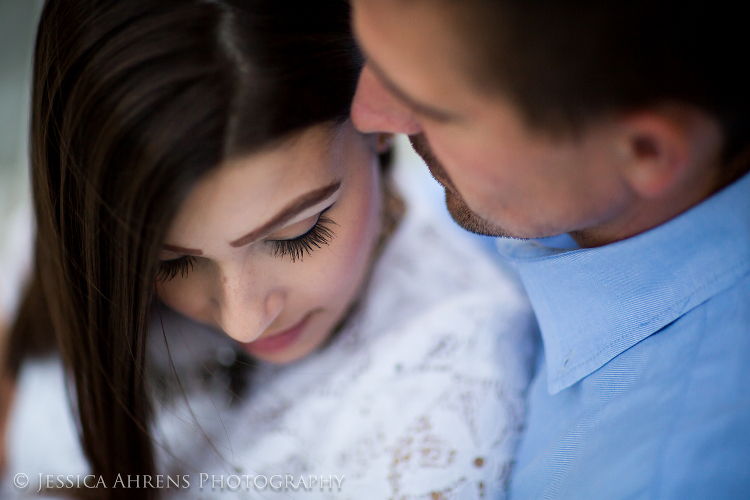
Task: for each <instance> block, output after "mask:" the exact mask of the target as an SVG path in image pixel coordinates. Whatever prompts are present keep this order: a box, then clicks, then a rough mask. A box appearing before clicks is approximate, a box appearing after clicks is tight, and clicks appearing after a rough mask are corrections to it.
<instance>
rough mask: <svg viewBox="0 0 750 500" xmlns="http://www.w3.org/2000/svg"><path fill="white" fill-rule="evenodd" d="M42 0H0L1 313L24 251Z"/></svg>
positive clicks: (9, 301) (11, 298) (10, 302)
mask: <svg viewBox="0 0 750 500" xmlns="http://www.w3.org/2000/svg"><path fill="white" fill-rule="evenodd" d="M43 3H44V1H43V0H0V317H2V316H7V314H8V311H9V310H11V309H12V308H13V307H14V304H15V298H16V295H17V293H15V292H13V291H12V289H13V288H14V287H17V285H18V280H19V279H20V278H21V276H22V275H23V272H24V269H25V267H26V263H27V262H28V257H26V258H24V255H26V256H27V255H28V245H29V241H30V238H29V236H28V235H29V233H30V231H31V228H30V211H29V203H30V202H29V186H28V124H29V94H30V92H29V90H30V88H29V87H30V84H31V59H32V51H33V47H34V34H35V30H36V23H37V19H38V17H39V14H40V12H41V9H42V5H43Z"/></svg>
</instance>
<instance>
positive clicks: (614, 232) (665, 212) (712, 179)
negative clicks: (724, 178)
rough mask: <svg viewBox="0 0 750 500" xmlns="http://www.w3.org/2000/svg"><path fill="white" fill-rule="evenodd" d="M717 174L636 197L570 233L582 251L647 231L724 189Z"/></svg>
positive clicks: (710, 172) (713, 171) (708, 171)
mask: <svg viewBox="0 0 750 500" xmlns="http://www.w3.org/2000/svg"><path fill="white" fill-rule="evenodd" d="M749 166H750V165H749ZM720 172H721V169H718V168H712V169H706V170H705V172H704V173H703V174H702V175H699V176H696V177H695V178H693V179H691V180H690V181H689V182H687V183H685V184H681V185H679V186H676V187H675V188H674V189H672V190H671V191H669V192H667V193H665V195H664V196H660V197H658V198H652V199H643V198H635V199H634V200H633V202H632V203H630V205H629V206H628V207H626V209H625V210H623V211H622V212H621V213H620V214H618V215H617V216H616V217H615V218H613V219H611V220H609V221H607V222H605V223H603V224H601V225H598V226H595V227H591V228H587V229H584V230H581V231H573V232H571V233H569V234H570V236H571V237H572V238H573V239H574V240H575V242H576V243H577V244H578V245H579V246H580V247H581V248H592V247H599V246H603V245H608V244H610V243H615V242H617V241H621V240H624V239H627V238H630V237H632V236H636V235H638V234H641V233H643V232H646V231H648V230H650V229H653V228H655V227H657V226H660V225H662V224H664V223H665V222H667V221H669V220H671V219H673V218H675V217H677V216H678V215H680V214H682V213H683V212H685V211H687V210H689V209H690V208H692V207H694V206H695V205H698V204H699V203H700V202H702V201H703V200H705V199H706V198H708V197H710V196H711V195H712V194H714V193H716V192H718V191H720V190H721V189H722V188H724V187H725V186H726V184H727V183H722V182H721V174H720ZM745 172H747V169H745ZM733 180H736V179H733Z"/></svg>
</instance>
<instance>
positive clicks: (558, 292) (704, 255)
mask: <svg viewBox="0 0 750 500" xmlns="http://www.w3.org/2000/svg"><path fill="white" fill-rule="evenodd" d="M498 247H499V248H500V251H501V253H503V254H505V255H506V256H507V257H508V258H510V259H511V260H512V261H513V262H515V264H516V265H517V267H518V270H519V273H520V275H521V279H522V280H523V282H524V285H525V286H526V290H527V292H528V294H529V298H530V300H531V303H532V305H533V307H534V312H535V313H536V316H537V319H538V321H539V327H540V329H541V333H542V338H543V341H544V349H545V357H546V363H547V384H548V390H549V393H550V394H555V393H557V392H559V391H561V390H563V389H565V388H566V387H569V386H570V385H572V384H574V383H576V382H577V381H579V380H581V379H582V378H584V377H586V376H587V375H589V374H591V373H592V372H594V371H595V370H597V369H599V368H600V367H602V366H603V365H604V364H605V363H607V362H608V361H609V360H611V359H612V358H614V357H615V356H617V355H618V354H620V353H621V352H623V351H625V350H626V349H628V348H630V347H632V346H633V345H635V344H637V343H638V342H640V341H641V340H643V339H645V338H646V337H648V336H649V335H651V334H653V333H655V332H657V331H658V330H660V329H661V328H663V327H665V326H666V325H668V324H670V323H671V322H673V321H674V320H676V319H677V318H679V317H680V316H682V315H684V314H685V313H687V312H688V311H690V310H691V309H692V308H694V307H696V306H698V305H700V304H701V303H703V302H705V301H706V300H708V299H710V298H711V297H712V296H714V295H715V294H717V293H719V292H720V291H722V290H724V289H726V288H728V287H729V286H731V285H732V284H733V283H735V282H736V281H737V280H738V279H739V278H740V277H742V276H744V275H746V274H747V273H748V272H750V174H748V175H745V176H744V177H743V178H741V179H740V180H738V181H736V182H735V183H734V184H732V185H730V186H728V187H726V188H725V189H723V190H722V191H719V192H718V193H716V194H715V195H713V196H711V197H710V198H708V199H706V200H705V201H703V202H701V203H700V204H698V205H696V206H695V207H693V208H691V209H690V210H688V211H687V212H684V213H683V214H681V215H679V216H678V217H676V218H674V219H672V220H670V221H668V222H666V223H665V224H662V225H661V226H658V227H656V228H654V229H652V230H650V231H647V232H645V233H642V234H640V235H637V236H634V237H632V238H629V239H627V240H623V241H620V242H616V243H612V244H610V245H605V246H602V247H598V248H591V249H577V250H568V249H559V248H550V247H547V246H544V245H542V244H540V243H538V242H535V241H518V240H508V239H501V240H499V241H498Z"/></svg>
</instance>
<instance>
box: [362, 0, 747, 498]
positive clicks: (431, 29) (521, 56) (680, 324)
mask: <svg viewBox="0 0 750 500" xmlns="http://www.w3.org/2000/svg"><path fill="white" fill-rule="evenodd" d="M743 19H744V16H742V15H740V13H739V12H732V11H730V9H729V8H728V7H726V6H723V4H722V3H721V2H719V4H716V3H715V2H714V3H710V4H706V5H695V4H694V3H690V2H682V3H677V2H658V1H653V0H651V1H648V2H645V1H641V0H633V1H631V2H572V1H565V0H558V1H556V2H539V1H535V0H527V1H521V0H462V1H460V2H459V1H458V0H353V23H354V29H355V32H356V35H357V38H358V40H359V42H360V45H361V48H362V50H363V52H364V54H365V56H366V61H367V63H366V66H365V68H364V70H363V72H362V75H361V77H360V82H359V87H358V90H357V95H356V97H355V100H354V103H353V105H352V117H353V120H354V123H355V124H356V126H357V127H358V128H359V129H360V130H362V131H363V132H375V131H387V132H400V133H406V134H409V135H410V136H411V139H412V144H413V145H414V147H415V149H416V150H417V151H418V152H419V153H420V154H421V155H422V157H423V158H424V159H425V161H426V163H427V164H428V166H429V167H430V170H431V172H432V173H433V175H434V177H435V178H436V179H437V180H438V181H439V182H440V183H441V184H442V185H443V186H444V187H445V192H446V203H447V205H448V209H449V211H450V212H451V214H452V215H453V217H454V219H455V220H456V221H457V222H458V223H459V224H461V225H462V226H463V227H465V228H466V229H469V230H471V231H474V232H477V233H481V234H488V235H499V236H510V237H514V238H539V237H546V236H552V235H557V234H561V233H568V234H569V235H570V236H572V238H573V239H574V240H575V242H576V243H577V244H578V246H579V248H578V249H576V250H569V251H566V250H563V249H557V248H548V247H545V246H543V245H541V244H539V243H538V242H530V241H522V242H518V241H510V240H506V241H504V242H503V243H502V245H501V246H502V247H504V253H506V254H507V256H508V257H509V258H510V259H511V260H512V261H513V262H514V263H515V264H516V265H517V267H518V269H519V272H520V274H521V278H522V279H523V281H524V284H525V286H526V288H527V291H528V293H529V296H530V298H531V301H532V304H533V306H534V309H535V312H536V314H537V318H538V320H539V325H540V329H541V333H542V338H543V343H544V349H543V353H542V358H541V359H540V362H539V365H538V372H537V375H536V377H535V379H534V382H533V383H532V386H531V388H530V389H529V396H528V397H529V400H528V402H529V417H528V422H527V430H526V433H525V436H524V438H523V441H522V442H521V445H520V448H519V451H518V457H517V463H516V466H515V470H514V474H513V478H512V481H511V495H512V496H513V497H514V498H676V499H677V498H679V499H685V498H748V497H750V376H748V375H747V374H748V371H750V307H749V305H750V176H749V175H745V174H746V173H747V172H748V169H750V105H749V102H750V100H749V99H748V90H747V89H748V81H747V77H746V76H744V73H745V71H744V68H743V66H744V65H745V64H744V63H743V62H742V61H745V60H746V49H747V46H748V44H747V42H746V41H745V39H744V35H743V33H745V32H746V29H745V28H744V26H743V24H744V21H743Z"/></svg>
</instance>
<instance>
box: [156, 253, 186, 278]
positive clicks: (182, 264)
mask: <svg viewBox="0 0 750 500" xmlns="http://www.w3.org/2000/svg"><path fill="white" fill-rule="evenodd" d="M193 265H195V257H192V256H189V255H186V256H184V257H180V258H179V259H173V260H163V261H161V262H160V263H159V270H158V271H157V273H156V281H158V282H162V283H163V282H165V281H169V280H171V279H174V278H175V277H176V276H177V275H178V274H179V275H180V276H182V277H183V278H186V277H187V275H188V271H192V270H193Z"/></svg>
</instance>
